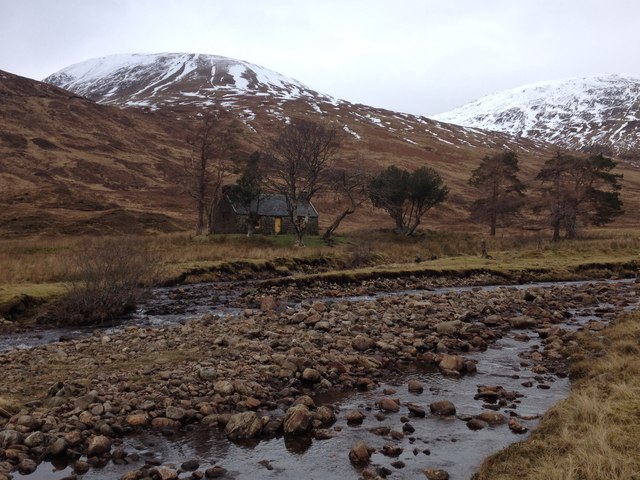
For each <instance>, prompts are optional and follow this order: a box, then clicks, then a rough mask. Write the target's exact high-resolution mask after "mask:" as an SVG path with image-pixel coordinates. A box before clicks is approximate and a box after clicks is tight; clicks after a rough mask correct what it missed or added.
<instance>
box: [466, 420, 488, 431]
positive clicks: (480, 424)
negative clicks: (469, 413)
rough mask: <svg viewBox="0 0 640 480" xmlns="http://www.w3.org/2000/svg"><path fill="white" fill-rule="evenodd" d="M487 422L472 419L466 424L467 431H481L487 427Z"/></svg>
mask: <svg viewBox="0 0 640 480" xmlns="http://www.w3.org/2000/svg"><path fill="white" fill-rule="evenodd" d="M487 425H488V424H487V422H485V421H482V420H480V419H479V418H472V419H471V420H469V421H468V422H467V427H468V428H469V430H482V429H483V428H485V427H486V426H487Z"/></svg>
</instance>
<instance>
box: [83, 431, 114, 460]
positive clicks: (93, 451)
mask: <svg viewBox="0 0 640 480" xmlns="http://www.w3.org/2000/svg"><path fill="white" fill-rule="evenodd" d="M110 450H111V439H110V438H109V437H105V436H104V435H97V436H95V437H93V438H91V439H90V440H89V444H88V446H87V457H100V456H102V455H105V454H106V453H109V451H110Z"/></svg>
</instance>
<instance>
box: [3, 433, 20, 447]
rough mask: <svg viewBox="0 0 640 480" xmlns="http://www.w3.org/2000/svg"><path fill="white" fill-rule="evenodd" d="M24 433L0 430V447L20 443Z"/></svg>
mask: <svg viewBox="0 0 640 480" xmlns="http://www.w3.org/2000/svg"><path fill="white" fill-rule="evenodd" d="M23 440H24V435H22V434H21V433H20V432H17V431H15V430H3V431H1V432H0V448H9V447H10V446H11V445H18V444H21V443H22V441H23Z"/></svg>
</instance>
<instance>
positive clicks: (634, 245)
mask: <svg viewBox="0 0 640 480" xmlns="http://www.w3.org/2000/svg"><path fill="white" fill-rule="evenodd" d="M483 239H485V240H486V242H487V248H488V251H489V253H490V255H491V256H492V258H490V259H484V258H481V257H480V253H481V241H482V240H483ZM84 240H85V237H60V238H32V239H28V240H0V265H1V266H2V268H0V289H3V290H5V293H6V292H7V291H10V293H11V295H16V294H20V293H25V294H31V292H35V291H38V290H42V287H41V286H43V285H47V284H51V285H55V286H56V288H54V289H53V290H54V291H55V292H57V291H58V290H59V288H60V284H61V283H63V282H66V281H68V280H69V278H70V275H71V272H72V270H73V269H72V266H73V257H74V256H75V255H76V253H77V252H78V251H79V249H80V246H81V245H82V244H83V242H84ZM136 240H137V241H138V242H141V243H144V244H145V245H146V248H147V249H148V250H150V251H152V252H153V254H154V256H155V257H157V258H158V259H159V261H160V263H161V265H162V267H163V268H162V269H160V273H159V276H158V278H157V279H156V280H157V281H158V282H161V281H164V280H167V279H171V278H178V277H179V276H180V275H181V274H182V273H184V272H186V271H190V270H198V269H204V270H207V269H210V268H214V267H216V266H219V265H220V264H222V263H226V262H232V261H240V260H242V261H246V262H250V263H255V264H263V265H264V263H265V262H267V261H273V260H275V259H282V258H286V259H289V260H304V259H313V258H324V259H326V260H328V261H329V263H331V264H332V265H333V266H334V268H338V267H341V268H363V267H366V268H372V267H376V266H378V267H381V268H383V269H385V268H391V269H393V268H396V269H398V268H399V269H402V270H407V269H415V268H418V269H424V268H429V269H434V270H448V269H449V270H450V269H453V270H456V269H457V270H460V269H462V270H464V269H473V268H483V269H493V270H497V271H500V270H505V271H506V270H518V269H541V268H544V269H547V270H554V269H555V270H558V271H562V270H563V269H565V270H566V269H571V268H574V267H575V266H577V265H580V264H584V263H594V264H603V265H604V264H607V263H621V262H629V261H632V260H637V259H638V252H639V251H640V238H639V237H638V236H637V233H636V232H635V231H612V230H603V231H599V232H596V233H590V234H589V235H588V236H586V237H585V238H583V239H581V240H576V241H571V242H558V243H556V244H553V243H551V242H549V240H548V238H547V237H546V236H545V237H542V236H539V235H531V234H529V235H527V234H518V232H514V231H511V232H500V236H498V237H496V238H495V239H491V238H488V237H483V236H482V235H481V234H478V233H477V232H430V231H427V232H425V233H424V234H422V235H419V236H416V237H415V238H402V237H398V236H397V235H395V234H393V233H390V232H379V231H377V232H371V231H366V232H353V233H352V234H350V235H349V237H348V238H346V239H345V238H342V239H339V240H340V242H339V244H338V245H337V246H333V247H329V246H326V245H325V244H323V243H322V242H321V241H320V240H319V239H318V237H308V239H307V240H308V241H307V245H308V246H307V247H306V248H296V247H294V246H293V239H292V238H291V237H286V236H282V237H261V236H256V237H254V238H251V239H249V238H246V237H244V236H242V235H215V236H211V237H194V236H192V235H189V234H186V233H180V234H161V235H154V236H151V235H150V236H140V237H136ZM434 258H435V260H432V259H434ZM416 259H419V260H421V262H420V263H416ZM603 268H604V267H603ZM603 275H606V272H603ZM0 294H2V292H0ZM0 296H4V297H6V296H7V295H0ZM0 301H1V299H0Z"/></svg>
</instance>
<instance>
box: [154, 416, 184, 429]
mask: <svg viewBox="0 0 640 480" xmlns="http://www.w3.org/2000/svg"><path fill="white" fill-rule="evenodd" d="M151 427H152V428H153V429H155V430H167V429H170V430H174V429H176V428H179V427H180V422H179V421H177V420H171V419H170V418H167V417H156V418H154V419H153V420H151Z"/></svg>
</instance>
